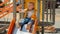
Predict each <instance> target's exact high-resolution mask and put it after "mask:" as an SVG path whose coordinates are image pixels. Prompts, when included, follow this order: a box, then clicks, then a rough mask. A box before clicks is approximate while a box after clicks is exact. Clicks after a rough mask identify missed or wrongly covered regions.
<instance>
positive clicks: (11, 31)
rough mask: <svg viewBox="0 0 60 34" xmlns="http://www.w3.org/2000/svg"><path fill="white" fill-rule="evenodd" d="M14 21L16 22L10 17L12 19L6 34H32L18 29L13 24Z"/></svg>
mask: <svg viewBox="0 0 60 34" xmlns="http://www.w3.org/2000/svg"><path fill="white" fill-rule="evenodd" d="M15 22H16V21H15V19H12V21H11V22H10V26H9V28H8V32H7V34H32V33H29V32H23V31H20V29H18V28H17V27H16V26H15Z"/></svg>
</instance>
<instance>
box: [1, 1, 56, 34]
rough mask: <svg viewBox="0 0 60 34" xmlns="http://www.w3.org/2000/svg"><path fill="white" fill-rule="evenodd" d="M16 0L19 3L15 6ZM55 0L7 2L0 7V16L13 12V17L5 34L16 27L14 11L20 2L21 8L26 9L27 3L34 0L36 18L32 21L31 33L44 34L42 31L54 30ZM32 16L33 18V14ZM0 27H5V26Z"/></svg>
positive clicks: (17, 10) (8, 33)
mask: <svg viewBox="0 0 60 34" xmlns="http://www.w3.org/2000/svg"><path fill="white" fill-rule="evenodd" d="M18 1H20V3H18V4H19V5H18V6H17V4H16V3H17V2H18ZM55 1H56V0H13V2H12V3H9V4H7V5H6V6H4V7H2V8H0V18H3V17H4V16H6V15H8V14H10V13H13V19H12V20H11V22H10V24H9V27H8V28H7V29H8V31H7V34H12V33H13V31H14V28H15V27H16V26H15V23H16V13H17V12H18V13H19V6H20V4H22V9H26V8H27V3H29V2H34V3H35V9H37V18H36V19H35V22H34V27H33V30H32V34H36V33H37V34H39V33H40V32H41V33H42V34H44V32H56V30H55V27H54V26H53V25H54V24H55V3H56V2H55ZM7 2H9V0H4V2H2V3H1V4H0V6H2V5H3V4H6V3H7ZM49 2H50V3H49ZM48 6H49V7H48ZM33 17H34V18H35V16H33ZM38 21H39V22H38ZM0 29H6V27H4V28H0Z"/></svg>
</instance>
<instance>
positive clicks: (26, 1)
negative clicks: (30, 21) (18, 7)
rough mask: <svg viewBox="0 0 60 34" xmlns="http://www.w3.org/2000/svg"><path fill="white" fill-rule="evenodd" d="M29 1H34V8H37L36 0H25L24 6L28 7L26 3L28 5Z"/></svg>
mask: <svg viewBox="0 0 60 34" xmlns="http://www.w3.org/2000/svg"><path fill="white" fill-rule="evenodd" d="M29 2H34V3H35V8H37V6H36V5H37V0H25V8H27V7H28V6H27V5H28V3H29Z"/></svg>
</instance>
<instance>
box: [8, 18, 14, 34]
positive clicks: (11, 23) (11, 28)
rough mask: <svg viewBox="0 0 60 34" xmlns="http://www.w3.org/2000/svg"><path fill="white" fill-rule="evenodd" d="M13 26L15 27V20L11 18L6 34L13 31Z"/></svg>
mask: <svg viewBox="0 0 60 34" xmlns="http://www.w3.org/2000/svg"><path fill="white" fill-rule="evenodd" d="M14 26H15V19H14V18H13V19H12V21H11V22H10V26H9V28H8V32H7V34H12V32H13V30H14Z"/></svg>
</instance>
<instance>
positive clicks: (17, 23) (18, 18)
mask: <svg viewBox="0 0 60 34" xmlns="http://www.w3.org/2000/svg"><path fill="white" fill-rule="evenodd" d="M19 20H20V16H19V14H18V15H17V17H16V23H15V24H16V27H17V28H20V25H19Z"/></svg>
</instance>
